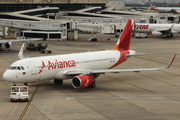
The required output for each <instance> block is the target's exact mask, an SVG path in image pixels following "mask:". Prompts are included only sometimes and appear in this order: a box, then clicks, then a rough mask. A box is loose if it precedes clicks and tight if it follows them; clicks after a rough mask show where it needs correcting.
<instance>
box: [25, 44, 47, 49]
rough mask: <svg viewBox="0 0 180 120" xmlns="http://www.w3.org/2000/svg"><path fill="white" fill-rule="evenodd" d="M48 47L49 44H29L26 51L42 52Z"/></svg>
mask: <svg viewBox="0 0 180 120" xmlns="http://www.w3.org/2000/svg"><path fill="white" fill-rule="evenodd" d="M47 47H48V45H47V43H38V45H37V46H36V45H35V44H34V43H29V44H28V45H27V46H26V49H28V50H30V51H36V50H38V51H40V50H45V49H46V48H47Z"/></svg>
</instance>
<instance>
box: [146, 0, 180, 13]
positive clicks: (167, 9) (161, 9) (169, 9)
mask: <svg viewBox="0 0 180 120" xmlns="http://www.w3.org/2000/svg"><path fill="white" fill-rule="evenodd" d="M148 1H149V4H150V7H151V9H152V10H155V11H159V12H173V13H180V8H179V7H156V6H155V5H154V3H152V2H151V0H148Z"/></svg>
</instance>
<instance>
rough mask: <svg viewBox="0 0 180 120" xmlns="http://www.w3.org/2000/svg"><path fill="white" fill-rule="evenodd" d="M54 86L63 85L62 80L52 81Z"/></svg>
mask: <svg viewBox="0 0 180 120" xmlns="http://www.w3.org/2000/svg"><path fill="white" fill-rule="evenodd" d="M54 84H55V85H62V84H63V80H62V79H54Z"/></svg>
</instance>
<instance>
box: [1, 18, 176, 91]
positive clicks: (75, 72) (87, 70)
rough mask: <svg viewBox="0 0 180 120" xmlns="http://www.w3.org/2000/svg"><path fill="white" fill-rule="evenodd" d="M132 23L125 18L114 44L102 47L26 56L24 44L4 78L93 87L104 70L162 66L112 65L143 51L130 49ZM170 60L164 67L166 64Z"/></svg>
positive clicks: (78, 87)
mask: <svg viewBox="0 0 180 120" xmlns="http://www.w3.org/2000/svg"><path fill="white" fill-rule="evenodd" d="M132 27H133V22H132V20H128V22H127V24H126V27H125V29H124V31H123V33H122V34H121V36H120V38H119V39H118V41H117V43H116V45H115V47H114V48H113V49H111V50H105V51H97V52H85V53H77V54H75V53H73V54H65V55H54V56H44V57H33V58H25V57H24V56H23V50H24V44H23V46H22V47H21V50H20V52H19V55H18V56H19V58H20V59H21V60H18V61H16V62H14V63H13V64H11V65H10V67H9V68H8V69H7V70H6V71H5V73H4V74H3V79H4V80H6V81H8V82H12V83H26V84H27V83H28V82H36V81H43V80H50V79H54V83H55V84H62V83H63V79H70V78H72V86H73V87H74V88H76V89H80V88H86V87H91V88H94V87H95V78H97V77H98V76H99V75H100V74H104V73H119V72H130V71H134V72H139V71H151V70H161V69H165V68H144V69H141V68H138V69H111V68H114V67H116V66H117V65H119V64H121V63H123V62H124V61H126V60H127V58H129V57H130V56H135V55H142V54H136V52H135V51H133V50H129V47H130V41H131V33H132ZM175 56H176V55H175ZM175 56H174V58H173V60H172V62H173V61H174V59H175ZM172 62H171V63H170V65H169V66H168V67H166V68H169V67H170V66H171V64H172Z"/></svg>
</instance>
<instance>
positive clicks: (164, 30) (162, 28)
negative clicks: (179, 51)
mask: <svg viewBox="0 0 180 120" xmlns="http://www.w3.org/2000/svg"><path fill="white" fill-rule="evenodd" d="M134 31H135V32H141V33H152V35H153V36H155V37H161V36H167V37H173V34H177V33H180V24H148V23H147V24H145V23H143V24H141V23H136V24H135V25H134Z"/></svg>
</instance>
